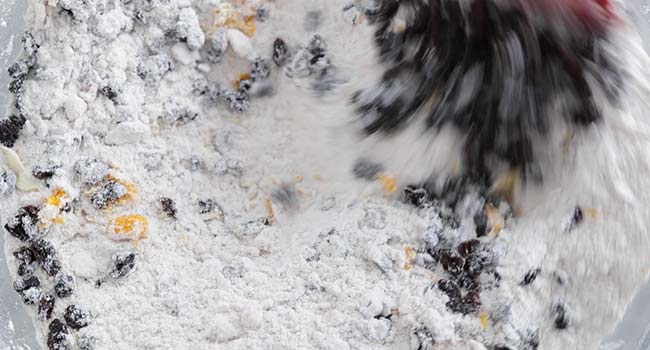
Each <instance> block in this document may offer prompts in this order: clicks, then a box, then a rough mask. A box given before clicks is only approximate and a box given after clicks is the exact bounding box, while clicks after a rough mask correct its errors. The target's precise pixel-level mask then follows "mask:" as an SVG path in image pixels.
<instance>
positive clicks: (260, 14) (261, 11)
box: [255, 4, 270, 22]
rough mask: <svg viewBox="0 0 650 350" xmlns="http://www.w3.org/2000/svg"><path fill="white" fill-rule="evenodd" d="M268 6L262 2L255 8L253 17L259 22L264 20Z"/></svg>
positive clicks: (267, 12) (267, 15) (267, 14)
mask: <svg viewBox="0 0 650 350" xmlns="http://www.w3.org/2000/svg"><path fill="white" fill-rule="evenodd" d="M269 12H270V11H269V7H268V6H266V5H264V4H262V5H260V6H258V7H257V9H256V10H255V19H256V20H258V21H260V22H265V21H266V20H267V19H268V18H269Z"/></svg>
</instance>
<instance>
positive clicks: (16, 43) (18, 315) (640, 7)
mask: <svg viewBox="0 0 650 350" xmlns="http://www.w3.org/2000/svg"><path fill="white" fill-rule="evenodd" d="M26 1H27V0H0V114H1V115H2V116H4V115H5V114H6V113H5V111H6V107H7V104H8V100H9V96H8V91H7V88H6V86H7V84H8V76H7V69H6V68H7V67H8V66H9V65H10V64H11V63H12V62H13V60H14V59H15V58H16V56H18V54H19V53H20V52H19V51H20V36H21V33H22V30H23V15H24V13H25V9H26V7H27V5H26ZM323 1H327V0H323ZM626 3H627V7H628V11H629V12H630V15H631V17H632V18H633V19H634V21H635V23H636V25H637V27H638V28H639V31H640V32H641V37H642V39H643V40H644V45H645V48H646V51H648V52H650V50H649V49H650V0H628V1H627V2H626ZM0 205H3V203H2V202H1V201H0ZM5 221H6V218H0V222H2V223H3V222H5ZM4 236H5V234H4V232H2V233H1V234H0V350H25V349H31V350H40V349H41V347H40V346H39V345H38V344H37V343H36V341H35V330H34V326H33V324H32V322H31V320H30V318H29V316H28V315H27V313H26V311H25V309H24V307H23V305H22V301H21V299H20V298H19V296H18V294H17V293H15V292H14V291H13V288H12V283H11V277H10V276H9V271H8V270H7V266H6V264H5V262H4V261H5V254H4V249H3V248H2V247H3V245H4ZM648 300H650V286H646V287H645V288H643V289H642V290H640V291H639V293H638V295H637V296H636V298H635V300H634V301H633V302H632V303H631V304H630V306H629V307H628V310H627V312H626V314H625V317H624V319H623V320H622V321H621V323H620V324H619V325H618V327H617V329H616V330H615V331H614V332H613V333H612V334H611V335H610V336H609V337H607V338H606V340H605V341H604V342H603V345H602V347H601V349H600V350H650V303H648Z"/></svg>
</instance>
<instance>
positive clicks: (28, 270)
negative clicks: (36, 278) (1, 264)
mask: <svg viewBox="0 0 650 350" xmlns="http://www.w3.org/2000/svg"><path fill="white" fill-rule="evenodd" d="M16 273H18V276H21V277H28V276H31V275H33V274H34V266H33V265H30V264H25V263H22V264H20V265H18V271H16Z"/></svg>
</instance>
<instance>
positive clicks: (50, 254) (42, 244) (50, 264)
mask: <svg viewBox="0 0 650 350" xmlns="http://www.w3.org/2000/svg"><path fill="white" fill-rule="evenodd" d="M31 248H32V251H33V252H34V257H35V258H36V261H37V262H38V263H39V265H40V267H41V268H42V269H43V270H44V271H45V273H47V274H48V275H50V276H55V275H56V274H57V273H59V271H60V270H61V262H60V261H59V259H58V257H57V253H56V249H55V248H54V246H53V245H52V243H50V242H48V241H46V240H44V239H38V240H36V241H34V242H32V244H31Z"/></svg>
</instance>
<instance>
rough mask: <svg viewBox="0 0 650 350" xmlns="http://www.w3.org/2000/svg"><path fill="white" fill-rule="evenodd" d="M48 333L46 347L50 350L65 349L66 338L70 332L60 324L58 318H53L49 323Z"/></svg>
mask: <svg viewBox="0 0 650 350" xmlns="http://www.w3.org/2000/svg"><path fill="white" fill-rule="evenodd" d="M48 330H49V332H48V333H47V347H48V348H49V349H50V350H64V349H67V346H66V343H67V338H68V335H69V334H70V332H69V331H68V327H67V326H66V325H65V324H64V323H63V322H61V320H59V319H58V318H55V319H54V320H52V322H50V325H49V327H48Z"/></svg>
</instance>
